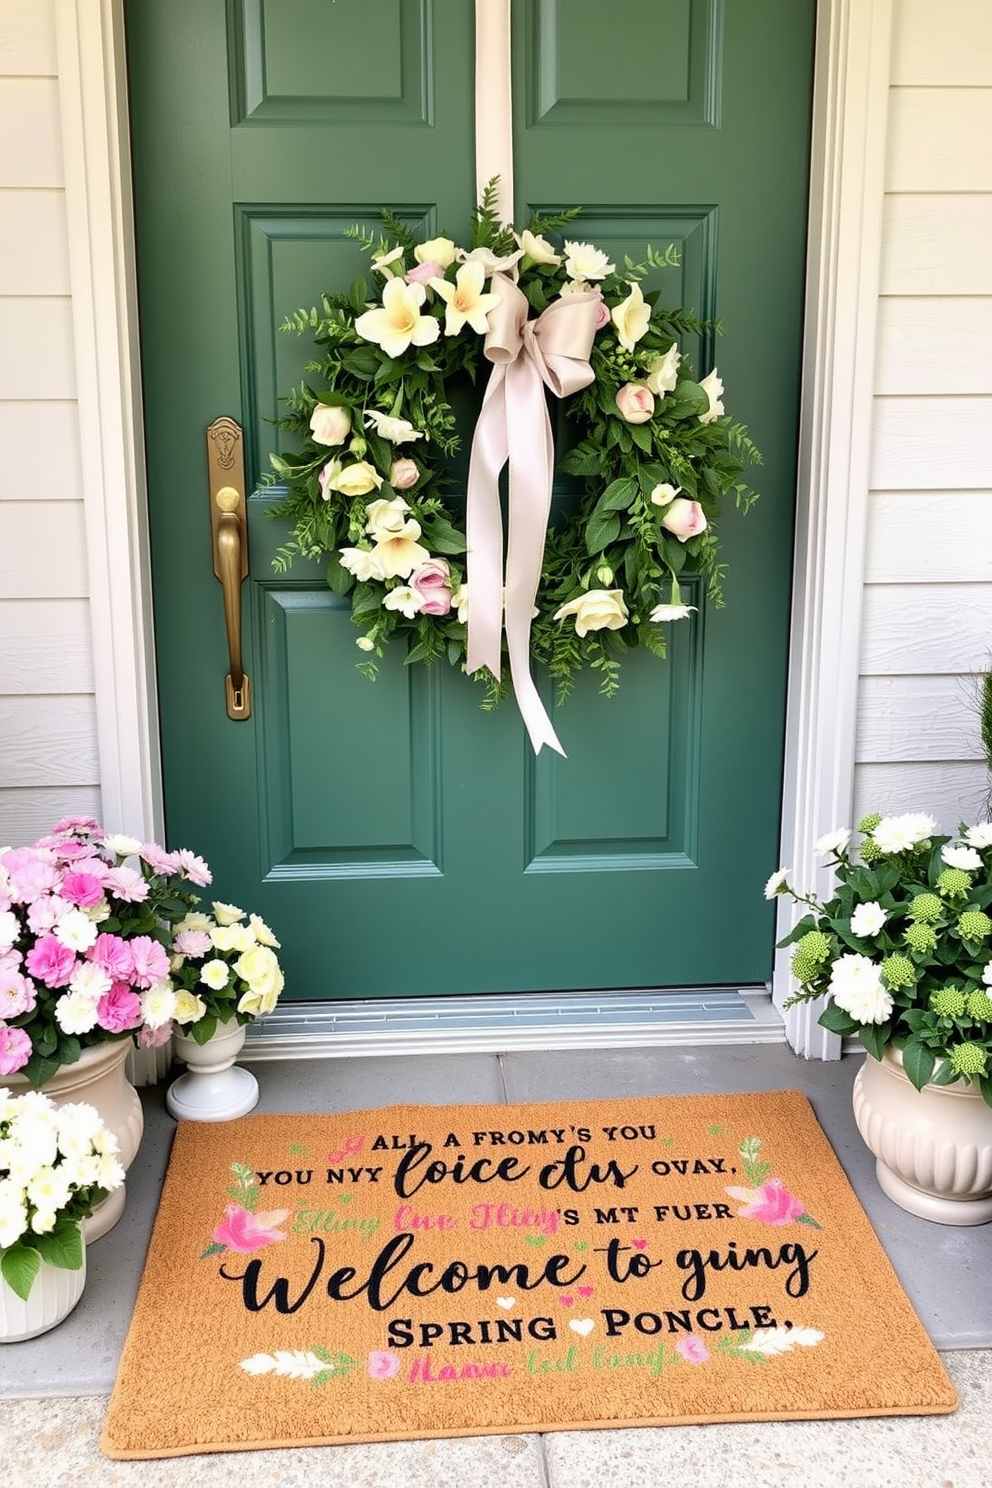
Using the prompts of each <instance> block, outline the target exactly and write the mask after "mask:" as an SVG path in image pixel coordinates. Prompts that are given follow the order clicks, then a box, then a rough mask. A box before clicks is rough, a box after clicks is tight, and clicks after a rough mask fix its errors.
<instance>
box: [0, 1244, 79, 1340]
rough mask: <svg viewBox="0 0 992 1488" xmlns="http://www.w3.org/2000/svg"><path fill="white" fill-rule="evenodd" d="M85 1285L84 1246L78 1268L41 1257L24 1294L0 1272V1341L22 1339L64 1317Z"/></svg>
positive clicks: (32, 1335)
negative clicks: (81, 1261)
mask: <svg viewBox="0 0 992 1488" xmlns="http://www.w3.org/2000/svg"><path fill="white" fill-rule="evenodd" d="M85 1285H86V1247H85V1246H84V1247H83V1264H82V1265H81V1266H80V1268H79V1270H78V1271H66V1270H63V1269H62V1267H60V1266H52V1265H49V1263H48V1261H42V1263H41V1268H40V1270H39V1271H38V1274H37V1276H36V1277H35V1279H34V1285H33V1286H32V1287H31V1290H30V1291H29V1292H28V1295H27V1296H26V1297H24V1298H21V1297H19V1296H18V1295H17V1293H16V1292H15V1291H13V1290H12V1288H11V1287H9V1286H8V1285H7V1283H6V1281H5V1280H4V1279H3V1277H2V1276H0V1343H23V1342H24V1340H25V1339H27V1338H37V1337H39V1335H40V1334H42V1333H47V1332H48V1331H49V1330H50V1329H51V1328H54V1327H56V1326H57V1325H58V1324H59V1323H61V1322H62V1320H63V1319H64V1318H67V1317H68V1316H69V1314H70V1312H71V1311H72V1309H73V1308H74V1307H75V1305H76V1303H77V1302H78V1301H79V1299H80V1297H81V1296H82V1295H83V1287H84V1286H85Z"/></svg>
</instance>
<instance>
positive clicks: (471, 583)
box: [465, 365, 508, 677]
mask: <svg viewBox="0 0 992 1488" xmlns="http://www.w3.org/2000/svg"><path fill="white" fill-rule="evenodd" d="M505 378H506V368H505V367H504V366H502V365H500V366H495V367H494V368H493V370H492V373H491V374H490V378H489V384H488V386H487V388H486V392H485V397H484V398H483V400H482V409H481V411H480V413H479V418H478V422H477V423H476V426H475V436H474V438H473V440H472V453H471V457H470V459H469V467H468V493H467V497H466V504H465V544H466V548H467V553H466V582H467V584H468V646H467V655H466V660H465V670H466V671H467V672H468V673H469V674H470V675H471V673H472V672H477V671H478V670H479V668H480V667H483V666H485V667H488V668H489V670H490V671H491V672H492V674H493V676H494V677H498V676H499V674H500V672H501V670H502V666H503V647H502V635H503V516H502V513H501V511H500V505H499V473H500V471H501V470H502V468H503V466H504V465H505V464H506V461H507V454H508V446H507V433H506V406H505V390H504V381H505Z"/></svg>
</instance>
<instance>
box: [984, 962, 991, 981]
mask: <svg viewBox="0 0 992 1488" xmlns="http://www.w3.org/2000/svg"><path fill="white" fill-rule="evenodd" d="M982 981H983V982H984V983H985V985H986V987H992V961H986V963H985V966H984V967H983V969H982Z"/></svg>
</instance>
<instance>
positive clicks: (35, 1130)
mask: <svg viewBox="0 0 992 1488" xmlns="http://www.w3.org/2000/svg"><path fill="white" fill-rule="evenodd" d="M57 1135H58V1122H57V1120H56V1115H55V1110H54V1107H53V1108H52V1110H51V1111H46V1110H35V1111H31V1110H28V1111H18V1113H17V1116H16V1117H15V1119H14V1120H13V1121H12V1122H11V1124H10V1136H11V1140H12V1141H13V1143H14V1146H15V1148H16V1149H17V1150H18V1151H21V1152H34V1153H38V1154H40V1153H43V1152H47V1151H49V1150H50V1151H51V1153H52V1156H51V1158H48V1159H44V1161H50V1162H54V1161H55V1142H56V1138H57Z"/></svg>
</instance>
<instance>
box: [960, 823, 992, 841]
mask: <svg viewBox="0 0 992 1488" xmlns="http://www.w3.org/2000/svg"><path fill="white" fill-rule="evenodd" d="M964 840H965V842H967V844H968V846H969V847H992V822H979V823H978V825H977V826H976V827H969V828H968V830H967V832H965V834H964Z"/></svg>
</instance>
